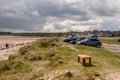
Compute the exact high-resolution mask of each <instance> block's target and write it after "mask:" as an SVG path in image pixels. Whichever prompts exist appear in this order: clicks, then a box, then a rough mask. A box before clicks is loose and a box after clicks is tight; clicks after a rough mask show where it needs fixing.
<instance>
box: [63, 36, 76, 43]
mask: <svg viewBox="0 0 120 80" xmlns="http://www.w3.org/2000/svg"><path fill="white" fill-rule="evenodd" d="M76 39H78V38H74V37H69V38H66V39H64V40H63V42H70V41H72V40H76Z"/></svg>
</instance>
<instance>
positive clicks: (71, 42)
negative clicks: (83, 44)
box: [69, 37, 85, 44]
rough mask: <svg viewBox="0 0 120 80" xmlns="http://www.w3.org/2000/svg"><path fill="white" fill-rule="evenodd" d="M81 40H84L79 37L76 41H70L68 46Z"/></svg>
mask: <svg viewBox="0 0 120 80" xmlns="http://www.w3.org/2000/svg"><path fill="white" fill-rule="evenodd" d="M83 39H85V37H80V38H78V39H76V40H72V41H70V42H69V43H70V44H76V42H78V41H81V40H83Z"/></svg>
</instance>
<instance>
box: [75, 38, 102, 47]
mask: <svg viewBox="0 0 120 80" xmlns="http://www.w3.org/2000/svg"><path fill="white" fill-rule="evenodd" d="M77 44H80V45H88V46H95V47H100V46H101V45H102V43H101V41H100V40H99V39H98V38H91V39H85V40H82V41H78V42H77Z"/></svg>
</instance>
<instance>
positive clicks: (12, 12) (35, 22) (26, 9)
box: [0, 0, 120, 32]
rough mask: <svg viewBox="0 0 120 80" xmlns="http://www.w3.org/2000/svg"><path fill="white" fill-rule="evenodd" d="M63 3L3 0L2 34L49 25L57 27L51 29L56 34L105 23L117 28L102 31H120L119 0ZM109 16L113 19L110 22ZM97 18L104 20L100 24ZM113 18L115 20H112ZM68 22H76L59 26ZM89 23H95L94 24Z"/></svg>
mask: <svg viewBox="0 0 120 80" xmlns="http://www.w3.org/2000/svg"><path fill="white" fill-rule="evenodd" d="M60 1H61V0H0V7H1V8H0V31H2V29H5V30H13V31H15V30H21V31H35V32H36V31H37V32H38V31H40V32H42V31H46V29H47V26H46V24H47V23H49V24H50V25H52V26H54V27H51V28H54V29H51V30H54V31H63V30H72V29H74V26H79V28H81V26H91V25H98V24H103V23H104V24H107V25H106V26H109V25H113V26H116V27H113V26H110V28H107V27H105V26H102V27H101V29H108V30H111V29H112V28H114V30H115V28H118V29H120V28H119V26H120V24H118V23H119V22H120V21H119V19H120V18H119V17H116V16H120V15H119V13H120V6H119V4H120V3H119V2H120V0H116V2H113V1H112V0H75V1H73V2H72V1H71V2H70V1H68V0H62V1H63V2H62V4H61V2H60ZM64 1H66V2H64ZM67 2H68V3H67ZM108 17H111V18H110V20H109V18H108ZM96 18H98V19H100V20H102V21H101V22H97V21H96ZM113 18H115V19H116V20H115V21H113ZM105 19H106V20H105ZM65 20H72V21H74V22H75V23H67V24H68V25H66V26H63V25H61V24H60V23H62V22H64V21H65ZM90 20H93V21H95V22H93V23H91V22H89V21H90ZM76 22H80V23H76ZM75 28H78V27H75ZM81 29H83V28H81ZM75 30H76V29H75ZM112 30H113V29H112ZM116 30H117V29H116Z"/></svg>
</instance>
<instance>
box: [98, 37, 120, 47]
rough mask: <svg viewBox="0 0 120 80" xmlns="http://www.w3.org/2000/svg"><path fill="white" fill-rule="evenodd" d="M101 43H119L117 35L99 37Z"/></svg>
mask: <svg viewBox="0 0 120 80" xmlns="http://www.w3.org/2000/svg"><path fill="white" fill-rule="evenodd" d="M100 39H101V41H102V42H103V43H106V44H117V45H120V42H118V39H120V38H119V37H101V38H100Z"/></svg>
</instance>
